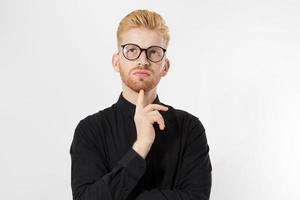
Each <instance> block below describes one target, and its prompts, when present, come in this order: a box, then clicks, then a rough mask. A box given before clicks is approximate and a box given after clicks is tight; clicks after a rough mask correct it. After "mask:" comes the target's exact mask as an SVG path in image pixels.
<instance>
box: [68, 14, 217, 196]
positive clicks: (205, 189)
mask: <svg viewBox="0 0 300 200" xmlns="http://www.w3.org/2000/svg"><path fill="white" fill-rule="evenodd" d="M117 39H118V53H116V54H114V55H113V58H112V65H113V67H114V69H115V71H117V72H119V73H120V76H121V79H122V92H121V93H120V96H119V99H118V101H117V102H116V103H115V104H113V105H112V106H111V107H108V108H106V109H103V110H101V111H99V112H97V113H94V114H92V115H89V116H87V117H86V118H84V119H82V120H80V122H79V123H78V125H77V127H76V129H75V133H74V138H73V141H72V145H71V148H70V154H71V160H72V166H71V173H72V174H71V185H72V192H73V199H81V200H96V199H97V200H102V199H103V200H133V199H136V200H146V199H147V200H162V199H164V200H165V199H168V200H179V199H181V200H201V199H203V200H204V199H209V196H210V190H211V170H212V167H211V163H210V158H209V154H208V153H209V146H208V144H207V139H206V134H205V129H204V127H203V125H202V123H201V122H200V121H199V119H198V118H197V117H195V116H193V115H192V114H190V113H188V112H186V111H183V110H178V109H174V108H173V107H172V106H169V105H166V104H163V103H161V102H160V100H159V98H158V95H157V93H156V90H157V85H158V83H159V81H160V79H161V77H164V76H166V75H167V73H168V70H169V68H170V62H169V60H168V59H167V58H166V49H167V46H168V42H169V33H168V27H167V26H166V24H165V22H164V20H163V18H162V17H161V16H160V15H159V14H158V13H156V12H152V11H148V10H135V11H133V12H131V13H129V14H128V15H127V16H125V17H124V18H123V19H122V21H121V22H120V24H119V27H118V31H117Z"/></svg>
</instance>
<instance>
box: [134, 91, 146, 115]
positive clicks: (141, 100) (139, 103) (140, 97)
mask: <svg viewBox="0 0 300 200" xmlns="http://www.w3.org/2000/svg"><path fill="white" fill-rule="evenodd" d="M143 107H144V90H143V89H140V92H139V95H138V98H137V101H136V107H135V109H136V110H141V109H142V108H143Z"/></svg>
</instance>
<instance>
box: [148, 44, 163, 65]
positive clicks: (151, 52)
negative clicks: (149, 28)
mask: <svg viewBox="0 0 300 200" xmlns="http://www.w3.org/2000/svg"><path fill="white" fill-rule="evenodd" d="M147 57H148V59H149V60H151V61H153V62H158V61H160V60H161V59H162V58H163V57H164V50H163V49H162V48H161V47H150V48H149V49H148V50H147Z"/></svg>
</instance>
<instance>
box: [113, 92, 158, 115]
mask: <svg viewBox="0 0 300 200" xmlns="http://www.w3.org/2000/svg"><path fill="white" fill-rule="evenodd" d="M152 104H161V105H163V104H162V103H161V102H160V100H159V98H158V95H156V98H155V99H154V101H153V102H152ZM116 106H117V107H118V108H120V110H121V111H123V112H126V113H127V114H128V115H129V116H134V114H135V107H136V106H135V105H134V104H133V103H131V102H130V101H128V100H127V99H125V98H124V96H123V93H122V92H121V93H120V95H119V99H118V101H117V103H116Z"/></svg>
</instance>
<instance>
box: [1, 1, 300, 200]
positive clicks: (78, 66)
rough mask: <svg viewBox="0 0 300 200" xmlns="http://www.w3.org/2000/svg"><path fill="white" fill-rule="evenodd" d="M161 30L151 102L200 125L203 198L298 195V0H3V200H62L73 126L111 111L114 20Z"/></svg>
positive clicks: (116, 90) (67, 195)
mask: <svg viewBox="0 0 300 200" xmlns="http://www.w3.org/2000/svg"><path fill="white" fill-rule="evenodd" d="M137 8H147V9H152V10H155V11H157V12H159V13H161V15H162V16H163V17H164V18H165V20H166V22H167V24H168V25H169V27H170V34H171V41H170V46H169V49H168V54H167V56H168V57H169V59H170V60H171V68H170V71H169V74H168V75H167V76H166V77H165V78H163V79H162V80H161V82H160V85H159V88H158V94H159V97H160V100H161V101H162V102H164V103H166V104H169V105H172V106H173V107H175V108H179V109H183V110H186V111H188V112H190V113H192V114H194V115H196V116H197V117H199V119H200V120H201V121H202V123H203V125H204V127H205V128H206V132H207V137H208V142H209V145H210V149H211V151H210V156H211V161H212V165H213V186H212V191H211V199H212V200H241V199H242V200H253V199H255V200H267V199H272V200H283V199H289V200H298V199H300V192H299V188H300V184H299V179H300V172H299V169H300V156H299V152H300V147H299V145H298V143H299V142H300V137H299V134H300V128H299V114H300V105H299V102H300V80H299V72H300V70H299V67H300V37H299V35H300V12H299V10H300V3H299V1H297V0H294V1H291V0H282V1H276V0H273V1H266V0H251V1H238V0H232V1H221V0H219V1H189V0H185V1H177V2H174V1H114V0H111V1H99V0H98V1H96V0H85V1H80V0H76V1H74V0H48V1H46V0H27V1H24V0H23V1H21V0H19V1H17V0H0V70H1V71H0V95H1V98H0V123H1V124H0V134H1V139H0V156H1V158H0V162H1V163H0V164H1V165H0V194H1V199H9V200H10V199H13V200H17V199H21V198H22V199H32V200H40V199H43V200H53V199H71V198H72V196H71V186H70V167H71V161H70V155H69V147H70V144H71V141H72V137H73V133H74V129H75V126H76V125H77V123H78V122H79V120H80V119H82V118H84V117H86V116H87V115H89V114H92V113H95V112H97V111H99V110H101V109H103V108H106V107H108V106H111V105H112V104H113V103H115V102H116V101H117V98H118V96H119V94H120V92H121V81H120V78H119V74H117V73H116V72H115V71H114V70H113V68H112V66H111V56H112V54H113V53H114V52H115V50H116V38H115V32H116V28H117V25H118V22H119V21H120V20H121V18H122V17H124V16H125V15H126V14H127V13H128V12H130V11H132V10H134V9H137Z"/></svg>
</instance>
